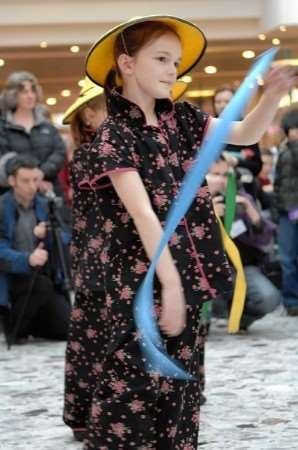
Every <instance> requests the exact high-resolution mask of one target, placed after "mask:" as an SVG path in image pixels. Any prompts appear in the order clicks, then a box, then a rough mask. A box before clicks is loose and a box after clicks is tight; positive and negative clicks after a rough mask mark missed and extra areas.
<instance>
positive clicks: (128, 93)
mask: <svg viewBox="0 0 298 450" xmlns="http://www.w3.org/2000/svg"><path fill="white" fill-rule="evenodd" d="M122 95H123V97H125V98H127V99H128V100H130V101H131V102H133V103H135V104H136V105H138V106H139V108H141V110H142V111H143V113H144V115H145V117H146V124H147V125H152V126H158V119H157V116H156V113H155V98H153V97H150V96H147V95H144V93H141V92H138V91H137V90H136V89H129V87H124V88H123V91H122Z"/></svg>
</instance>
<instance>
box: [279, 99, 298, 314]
mask: <svg viewBox="0 0 298 450" xmlns="http://www.w3.org/2000/svg"><path fill="white" fill-rule="evenodd" d="M281 127H282V129H283V131H284V133H285V135H286V141H285V142H284V143H283V144H282V145H281V148H280V155H279V159H278V161H277V166H276V176H275V182H274V189H275V199H276V203H275V205H276V208H277V211H278V218H279V227H278V245H279V254H280V262H281V268H282V292H283V300H284V305H285V307H286V309H287V311H288V314H289V315H291V316H297V315H298V109H297V108H296V109H293V110H291V111H289V112H288V113H286V114H285V116H284V117H283V119H282V122H281Z"/></svg>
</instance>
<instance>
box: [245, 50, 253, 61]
mask: <svg viewBox="0 0 298 450" xmlns="http://www.w3.org/2000/svg"><path fill="white" fill-rule="evenodd" d="M242 56H243V58H245V59H251V58H254V57H255V56H256V54H255V52H254V51H253V50H244V52H242Z"/></svg>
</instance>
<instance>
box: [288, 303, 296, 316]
mask: <svg viewBox="0 0 298 450" xmlns="http://www.w3.org/2000/svg"><path fill="white" fill-rule="evenodd" d="M286 310H287V313H288V316H298V305H294V306H286Z"/></svg>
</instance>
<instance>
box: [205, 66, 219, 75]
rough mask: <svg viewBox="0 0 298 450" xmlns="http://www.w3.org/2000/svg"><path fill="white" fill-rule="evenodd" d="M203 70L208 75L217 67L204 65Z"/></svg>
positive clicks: (214, 71) (215, 70)
mask: <svg viewBox="0 0 298 450" xmlns="http://www.w3.org/2000/svg"><path fill="white" fill-rule="evenodd" d="M204 72H205V73H208V74H209V75H211V74H213V73H216V72H217V67H215V66H206V67H204Z"/></svg>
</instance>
